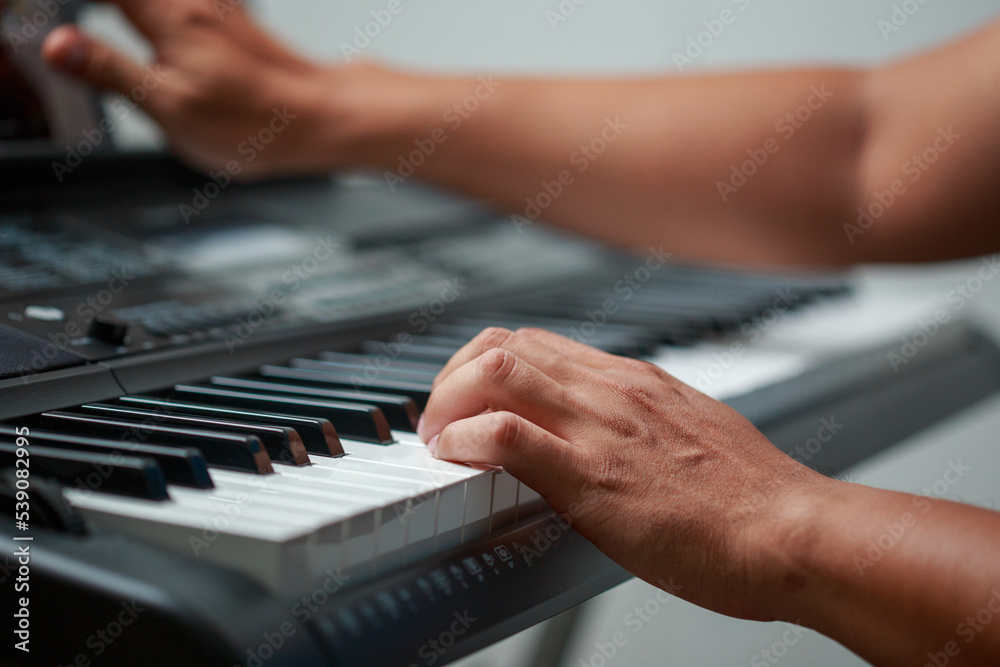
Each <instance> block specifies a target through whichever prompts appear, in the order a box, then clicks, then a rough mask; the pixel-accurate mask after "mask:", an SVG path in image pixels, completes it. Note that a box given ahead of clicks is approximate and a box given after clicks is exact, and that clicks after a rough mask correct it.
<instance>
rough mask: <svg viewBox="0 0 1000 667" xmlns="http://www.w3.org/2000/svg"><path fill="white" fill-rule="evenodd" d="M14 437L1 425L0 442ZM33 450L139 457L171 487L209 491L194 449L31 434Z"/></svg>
mask: <svg viewBox="0 0 1000 667" xmlns="http://www.w3.org/2000/svg"><path fill="white" fill-rule="evenodd" d="M16 437H17V435H16V429H15V428H14V427H13V426H4V425H2V424H0V440H5V441H13V440H14V439H15V438H16ZM30 440H31V443H32V447H34V445H37V444H41V445H43V446H45V447H51V448H53V449H69V450H73V451H78V452H84V453H91V454H99V455H102V456H105V455H111V454H117V455H119V456H133V457H135V456H139V457H148V458H151V459H153V460H154V461H156V462H157V464H159V466H160V469H161V470H162V471H163V476H164V477H165V478H166V480H167V482H168V483H170V484H176V485H178V486H189V487H192V488H195V489H211V488H212V487H213V486H215V485H214V484H212V478H211V477H209V476H208V469H207V468H206V467H205V458H204V457H203V456H202V455H201V452H199V451H198V450H197V449H177V448H173V447H159V446H156V445H143V444H139V443H127V444H126V443H123V442H121V441H115V440H99V439H96V438H84V437H81V436H77V435H68V434H64V433H52V432H45V431H32V432H31V436H30Z"/></svg>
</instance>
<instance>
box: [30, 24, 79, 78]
mask: <svg viewBox="0 0 1000 667" xmlns="http://www.w3.org/2000/svg"><path fill="white" fill-rule="evenodd" d="M89 50H90V43H89V42H88V40H87V38H86V36H85V35H84V34H83V33H82V32H80V30H79V29H78V28H76V27H75V26H71V25H61V26H59V27H57V28H56V29H55V30H53V31H52V32H51V33H49V36H48V37H46V38H45V42H44V43H43V44H42V58H44V59H45V61H46V62H47V63H49V64H50V65H52V66H54V67H57V68H59V69H62V70H66V71H68V72H76V71H79V70H80V69H81V68H82V67H83V65H84V63H85V62H86V60H87V54H88V53H89Z"/></svg>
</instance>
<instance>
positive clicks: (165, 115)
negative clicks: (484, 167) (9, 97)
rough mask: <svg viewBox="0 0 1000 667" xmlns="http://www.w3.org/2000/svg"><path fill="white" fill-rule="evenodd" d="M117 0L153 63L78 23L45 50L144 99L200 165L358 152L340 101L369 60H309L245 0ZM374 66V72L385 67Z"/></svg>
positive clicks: (278, 162)
mask: <svg viewBox="0 0 1000 667" xmlns="http://www.w3.org/2000/svg"><path fill="white" fill-rule="evenodd" d="M113 1H114V2H115V4H117V5H119V6H120V7H121V8H122V9H123V10H124V12H125V14H126V16H127V17H128V18H129V20H131V21H132V22H133V23H134V24H135V25H136V27H137V28H138V29H139V30H140V31H141V32H142V34H143V35H145V36H146V38H147V39H149V40H150V42H151V43H152V46H153V49H154V51H155V54H156V58H155V61H154V62H153V63H150V64H149V65H148V66H142V65H139V64H137V63H135V62H133V61H131V60H129V59H128V58H125V57H124V56H122V55H121V54H119V53H116V52H114V51H113V50H111V49H110V48H108V47H107V46H106V45H104V44H101V43H99V42H96V41H94V40H93V39H91V38H90V37H88V36H87V35H85V34H84V33H82V32H81V31H80V30H78V29H77V28H75V27H74V26H62V27H60V28H57V29H56V30H54V31H53V32H52V34H50V35H49V37H48V38H47V39H46V41H45V44H44V46H43V56H44V57H45V58H46V60H47V61H48V62H49V63H50V64H51V65H52V66H54V67H57V68H59V69H61V70H63V71H65V72H67V73H69V74H70V75H72V76H76V77H78V78H80V79H82V80H83V81H85V82H88V83H90V84H92V85H94V86H97V87H99V88H104V89H110V90H113V91H116V92H119V93H121V94H123V95H125V96H126V97H127V98H128V99H129V100H131V101H132V102H134V103H136V104H138V105H139V106H141V107H142V108H143V109H144V110H146V111H147V112H148V113H149V114H150V115H151V116H152V117H153V118H154V119H155V120H156V121H157V122H158V123H159V124H160V125H161V126H162V127H163V129H164V130H165V132H166V134H167V136H168V137H169V139H170V142H171V147H172V149H173V150H174V151H175V152H176V153H177V154H178V155H179V156H180V157H181V158H182V159H184V160H185V161H187V162H189V163H190V164H191V165H192V166H194V167H196V168H199V169H202V170H203V171H210V170H219V169H224V168H225V167H226V165H227V164H232V163H233V161H235V163H236V164H237V165H238V169H239V174H238V175H236V174H233V175H236V176H238V177H242V178H255V177H260V176H267V175H273V174H279V173H281V174H284V173H293V172H306V171H319V170H324V169H326V170H329V169H330V168H332V167H335V166H338V165H339V164H342V163H344V161H346V160H349V159H350V155H349V154H348V153H349V152H348V150H347V148H348V147H347V146H346V145H345V141H343V139H344V137H346V136H347V132H348V130H349V129H350V128H348V127H347V124H348V123H347V119H346V118H344V117H342V116H344V114H342V113H340V109H341V108H342V106H343V105H341V104H338V102H342V101H343V100H344V99H345V98H347V97H350V95H352V94H356V93H358V92H360V91H357V90H356V89H357V86H352V85H351V83H350V82H351V81H354V80H357V79H358V76H357V74H358V73H359V70H362V69H366V68H364V67H362V68H357V67H355V68H332V67H321V66H319V65H316V64H313V63H310V62H308V61H306V60H304V59H303V58H301V57H299V56H297V55H296V54H294V53H292V52H291V51H289V50H288V49H286V48H284V47H283V46H281V45H280V44H278V43H277V42H276V41H275V40H273V39H272V38H271V37H270V36H269V35H267V34H266V33H264V32H263V31H262V30H260V29H259V28H258V27H257V26H255V25H254V24H253V22H252V21H251V20H250V18H249V17H248V16H247V14H246V12H245V11H244V10H243V9H242V6H241V5H240V3H237V2H236V1H235V0H234V1H233V2H232V3H230V2H213V1H212V0H113ZM367 69H368V70H372V71H369V72H367V74H366V77H370V76H371V74H372V73H373V72H374V70H376V68H373V67H368V68H367ZM352 91H353V92H352ZM331 149H332V150H331Z"/></svg>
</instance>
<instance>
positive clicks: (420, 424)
mask: <svg viewBox="0 0 1000 667" xmlns="http://www.w3.org/2000/svg"><path fill="white" fill-rule="evenodd" d="M417 435H419V436H420V439H421V440H423V439H424V415H423V414H421V415H420V419H418V420H417Z"/></svg>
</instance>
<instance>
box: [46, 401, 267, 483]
mask: <svg viewBox="0 0 1000 667" xmlns="http://www.w3.org/2000/svg"><path fill="white" fill-rule="evenodd" d="M39 423H40V425H41V426H42V427H43V428H47V429H52V430H57V431H68V432H71V433H79V434H80V435H83V436H86V437H90V438H110V439H116V440H119V441H121V442H124V443H129V442H143V441H149V442H150V443H152V444H156V445H160V446H163V447H184V448H187V447H193V448H194V449H197V450H199V451H200V452H201V454H202V456H204V457H205V461H207V462H208V464H209V465H210V466H215V467H218V468H228V469H230V470H240V471H243V472H253V473H258V474H264V473H271V472H274V469H273V468H272V467H271V459H270V457H268V455H267V451H266V450H265V449H264V445H263V444H262V443H261V441H260V439H259V438H257V437H255V436H252V435H237V434H233V433H219V432H216V431H203V430H197V429H189V428H178V427H176V426H159V425H156V424H141V423H136V422H130V421H127V420H124V419H109V418H107V417H93V416H90V415H77V414H73V413H70V412H44V413H42V416H41V417H40V418H39Z"/></svg>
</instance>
